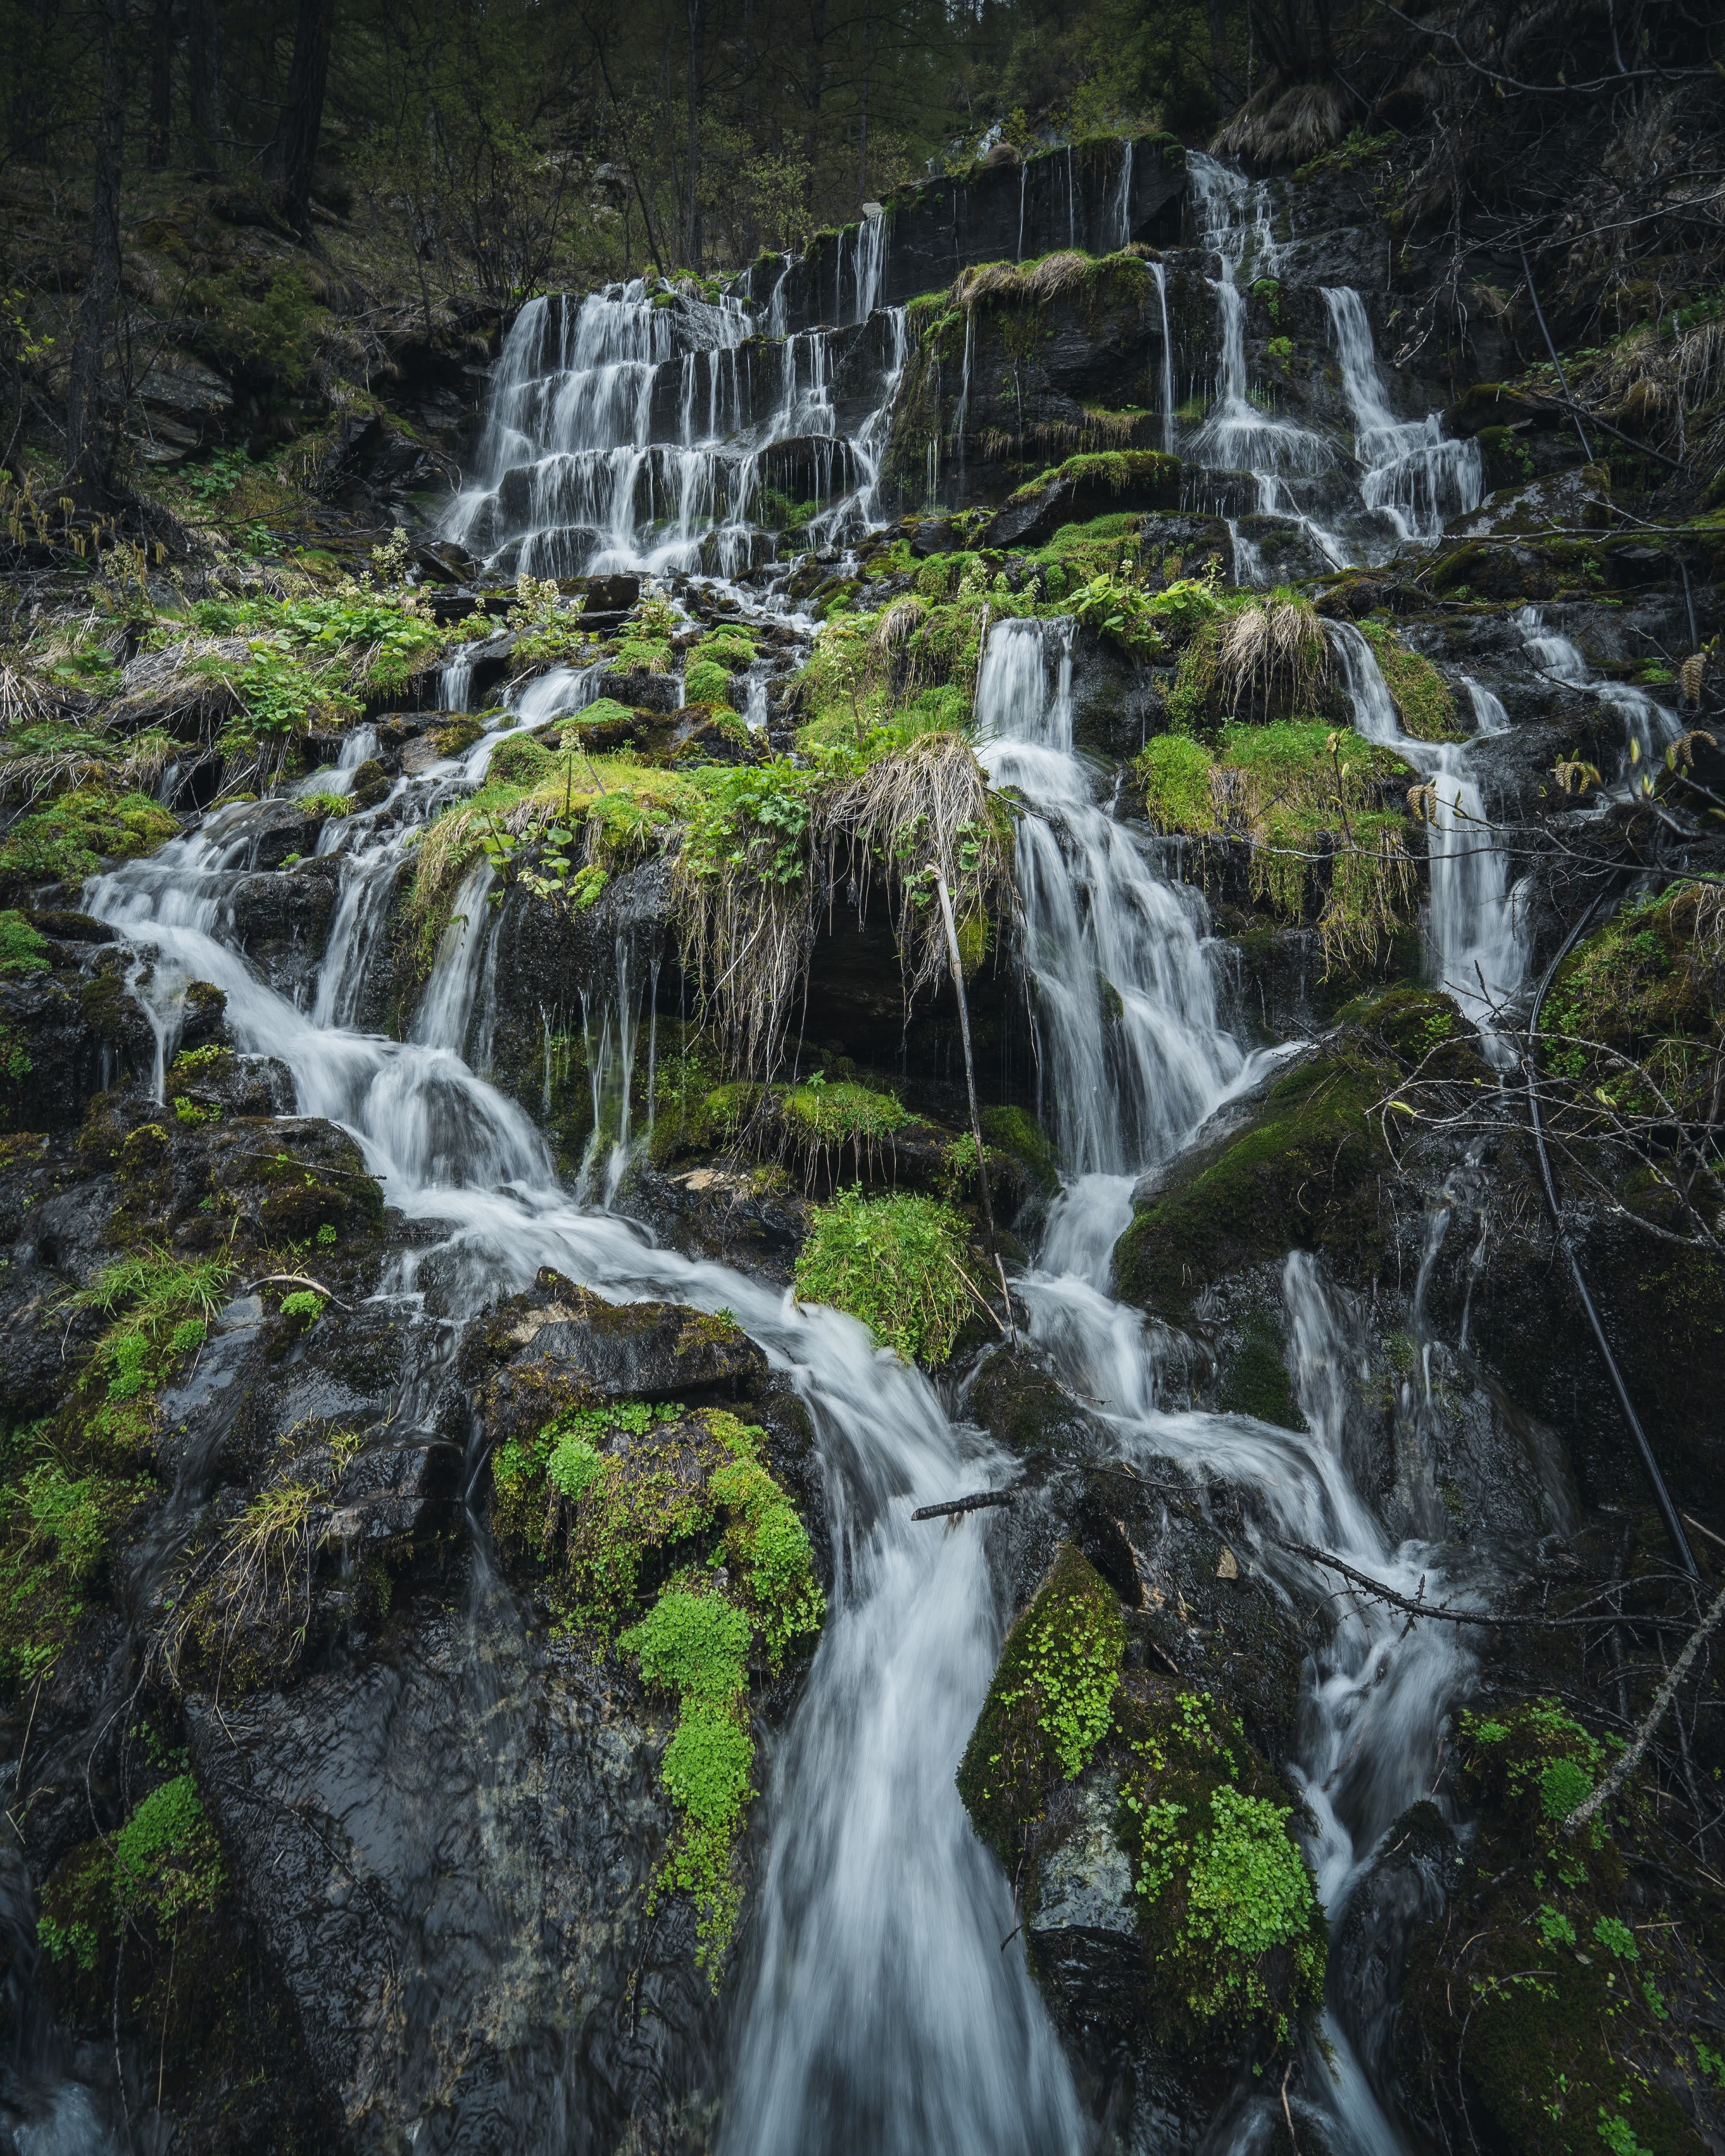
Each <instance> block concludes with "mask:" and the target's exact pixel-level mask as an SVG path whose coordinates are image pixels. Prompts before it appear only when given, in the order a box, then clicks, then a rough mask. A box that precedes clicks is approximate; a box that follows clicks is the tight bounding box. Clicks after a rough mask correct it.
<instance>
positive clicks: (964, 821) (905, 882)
mask: <svg viewBox="0 0 1725 2156" xmlns="http://www.w3.org/2000/svg"><path fill="white" fill-rule="evenodd" d="M1006 819H1007V812H1006V810H1005V808H1004V806H1003V804H1002V803H1000V802H999V799H998V798H996V797H993V796H991V795H990V793H989V792H988V780H987V778H986V777H985V776H984V774H983V769H982V767H981V765H980V764H978V762H977V760H976V757H975V756H974V755H973V753H972V751H971V747H970V744H969V743H968V742H967V741H965V740H964V739H963V737H962V736H960V735H957V734H952V733H931V734H924V735H922V737H920V738H919V739H917V740H916V741H914V742H911V744H910V746H909V747H907V748H905V749H902V750H901V751H900V752H899V753H898V754H897V755H896V756H890V757H884V758H883V759H882V760H881V762H879V763H876V764H873V765H871V766H870V767H869V769H868V770H866V771H865V772H863V773H860V775H859V776H858V777H857V778H853V779H852V780H851V781H850V783H849V784H848V785H847V786H845V788H843V789H842V790H841V792H840V793H839V795H838V798H836V800H835V801H834V803H833V808H832V831H833V834H834V843H835V844H836V842H837V839H838V838H839V835H840V834H842V835H843V836H844V837H845V839H848V841H849V843H850V846H851V848H852V850H853V858H854V856H855V853H856V852H859V851H860V853H861V855H863V858H864V862H865V865H874V864H875V863H879V864H880V865H881V866H882V867H883V868H884V870H885V872H886V885H887V892H888V904H889V906H891V910H892V916H893V930H894V933H895V935H896V937H897V941H898V953H899V965H900V968H901V972H902V975H903V979H904V988H905V1007H906V1010H908V1009H909V1008H910V1006H911V1003H912V1002H913V1001H914V1000H915V998H916V993H917V992H918V991H919V990H920V989H922V988H927V986H928V985H929V983H931V982H932V981H935V980H937V979H938V978H940V976H941V975H942V973H945V972H946V970H947V942H946V930H945V927H944V926H943V925H942V920H941V913H940V907H939V903H938V901H937V898H936V896H935V889H934V883H935V878H936V876H937V875H943V876H944V877H945V878H946V883H947V891H948V893H949V894H950V896H951V898H952V912H953V916H954V919H955V920H956V921H957V924H958V927H959V934H960V938H961V942H963V938H964V937H965V936H966V935H967V933H968V934H969V935H971V936H976V935H978V933H979V932H983V923H985V921H986V920H987V918H988V911H989V910H990V907H991V906H993V907H994V908H996V909H998V908H999V906H1001V905H1002V904H1003V903H1004V902H1006V901H1009V897H1010V894H1011V891H1012V874H1011V865H1010V857H1009V844H1010V838H1009V824H1008V822H1007V820H1006ZM867 884H868V876H867V874H866V867H865V872H864V873H863V874H861V875H859V876H858V878H857V887H858V890H859V891H865V890H866V888H867Z"/></svg>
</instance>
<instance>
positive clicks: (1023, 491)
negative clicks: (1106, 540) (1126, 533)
mask: <svg viewBox="0 0 1725 2156" xmlns="http://www.w3.org/2000/svg"><path fill="white" fill-rule="evenodd" d="M1057 481H1065V482H1067V483H1069V484H1070V485H1074V486H1083V487H1091V488H1096V487H1106V489H1107V490H1108V491H1109V492H1110V493H1111V494H1123V493H1124V492H1125V491H1126V490H1127V488H1128V487H1131V488H1132V489H1133V490H1135V491H1142V490H1145V489H1151V490H1155V491H1157V492H1158V493H1161V492H1163V491H1174V490H1178V486H1179V481H1180V459H1178V457H1173V456H1169V455H1168V454H1167V452H1166V451H1165V450H1163V449H1096V450H1087V451H1086V452H1085V453H1083V454H1081V455H1078V456H1073V457H1068V458H1066V459H1065V461H1064V463H1061V464H1058V465H1050V468H1049V469H1048V470H1046V471H1045V472H1043V473H1041V474H1040V475H1039V476H1038V477H1037V478H1035V479H1033V480H1029V481H1028V482H1027V483H1026V484H1025V485H1023V486H1021V487H1019V490H1017V492H1016V493H1015V494H1014V495H1011V496H1010V497H1009V500H1010V502H1011V504H1012V505H1013V506H1017V505H1019V504H1020V503H1024V502H1029V501H1034V500H1035V499H1036V497H1037V495H1039V494H1040V493H1041V492H1042V491H1043V490H1044V489H1045V488H1046V487H1050V486H1053V485H1055V483H1056V482H1057Z"/></svg>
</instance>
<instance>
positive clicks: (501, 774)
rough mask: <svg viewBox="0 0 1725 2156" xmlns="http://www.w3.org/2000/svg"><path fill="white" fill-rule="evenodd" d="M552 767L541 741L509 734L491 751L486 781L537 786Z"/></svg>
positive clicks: (486, 770) (546, 750)
mask: <svg viewBox="0 0 1725 2156" xmlns="http://www.w3.org/2000/svg"><path fill="white" fill-rule="evenodd" d="M619 708H620V707H619ZM551 768H552V757H551V752H550V751H549V750H548V749H547V747H546V746H545V744H544V742H542V741H539V740H537V739H536V737H534V736H533V735H531V734H527V733H521V734H511V736H510V737H509V738H508V739H507V740H506V741H501V742H498V744H497V746H496V747H495V749H493V750H492V752H491V760H490V763H489V764H488V765H487V766H486V767H485V778H486V781H487V783H490V784H494V785H495V784H497V783H501V784H503V785H505V786H536V785H538V783H540V781H541V780H542V779H543V778H546V777H547V775H548V773H550V771H551Z"/></svg>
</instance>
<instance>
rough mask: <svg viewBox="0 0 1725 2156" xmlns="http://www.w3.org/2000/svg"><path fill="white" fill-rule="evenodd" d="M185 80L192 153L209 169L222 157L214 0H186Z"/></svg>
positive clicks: (218, 53)
mask: <svg viewBox="0 0 1725 2156" xmlns="http://www.w3.org/2000/svg"><path fill="white" fill-rule="evenodd" d="M186 84H187V105H188V107H189V110H190V117H191V121H192V151H193V156H194V157H196V158H197V159H198V163H199V164H200V165H203V166H204V167H206V168H208V169H210V170H213V169H215V168H216V167H218V166H219V165H220V163H221V159H222V75H221V63H220V39H219V38H218V34H217V18H216V0H187V9H186Z"/></svg>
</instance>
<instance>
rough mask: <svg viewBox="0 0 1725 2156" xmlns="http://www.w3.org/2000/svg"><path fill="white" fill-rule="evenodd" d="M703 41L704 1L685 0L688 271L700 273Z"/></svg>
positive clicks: (704, 35)
mask: <svg viewBox="0 0 1725 2156" xmlns="http://www.w3.org/2000/svg"><path fill="white" fill-rule="evenodd" d="M705 42H706V8H705V4H704V0H689V246H688V256H689V267H690V268H691V269H693V270H694V271H695V272H696V275H700V271H701V132H700V116H701V49H702V46H703V44H705Z"/></svg>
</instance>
